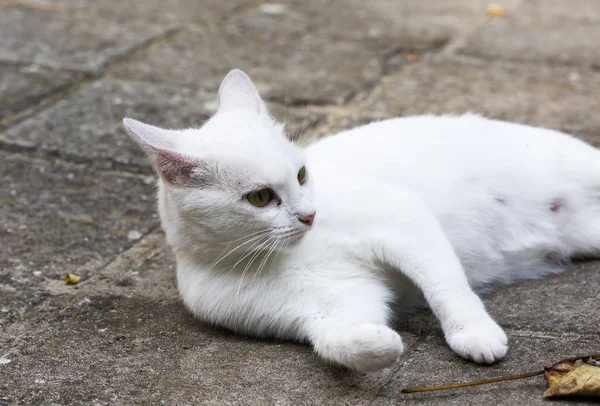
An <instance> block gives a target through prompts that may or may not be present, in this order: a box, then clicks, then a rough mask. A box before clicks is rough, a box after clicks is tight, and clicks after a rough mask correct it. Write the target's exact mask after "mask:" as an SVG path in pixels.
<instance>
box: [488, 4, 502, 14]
mask: <svg viewBox="0 0 600 406" xmlns="http://www.w3.org/2000/svg"><path fill="white" fill-rule="evenodd" d="M487 13H488V15H490V16H492V17H505V16H506V9H505V8H504V7H502V6H500V5H498V4H490V5H489V6H488V9H487Z"/></svg>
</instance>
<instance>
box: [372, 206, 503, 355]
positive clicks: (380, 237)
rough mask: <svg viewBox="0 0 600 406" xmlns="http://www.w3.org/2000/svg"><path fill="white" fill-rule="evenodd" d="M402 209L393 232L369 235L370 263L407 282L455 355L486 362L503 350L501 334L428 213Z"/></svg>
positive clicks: (438, 227) (424, 210) (420, 209)
mask: <svg viewBox="0 0 600 406" xmlns="http://www.w3.org/2000/svg"><path fill="white" fill-rule="evenodd" d="M415 206H416V207H410V208H406V209H407V210H410V211H407V212H410V213H411V218H410V219H405V220H402V219H398V216H397V218H396V219H395V221H394V222H395V223H394V226H395V227H394V228H395V229H394V230H393V232H389V231H387V232H385V231H382V230H377V231H374V232H373V235H372V236H373V237H372V239H371V244H370V248H371V249H372V251H373V252H374V253H375V255H376V259H377V260H378V261H381V262H383V263H386V264H388V265H390V266H392V267H394V268H396V269H398V270H399V271H400V272H402V273H403V274H405V275H406V276H407V277H408V278H409V279H410V280H412V281H413V282H414V283H415V284H416V285H417V286H418V287H419V288H420V289H421V290H422V292H423V294H424V296H425V299H426V300H427V302H428V304H429V306H430V308H431V310H432V311H433V313H434V314H435V315H436V317H437V318H438V319H439V321H440V323H441V326H442V329H443V331H444V335H445V338H446V341H447V342H448V344H449V345H450V347H451V348H452V349H453V350H454V351H455V352H456V353H457V354H459V355H460V356H462V357H464V358H468V359H471V360H473V361H475V362H482V363H483V362H485V363H492V362H494V361H497V360H499V359H501V358H503V357H504V356H505V354H506V351H507V338H506V334H505V333H504V331H503V330H502V328H500V326H499V325H498V324H497V323H496V322H495V321H494V320H493V319H492V318H491V317H490V316H489V314H488V313H487V311H486V310H485V308H484V306H483V303H482V302H481V300H480V299H479V297H478V296H477V295H476V294H475V293H474V292H473V291H472V290H471V287H470V286H469V283H468V281H467V278H466V275H465V272H464V270H463V268H462V265H461V263H460V261H459V259H458V257H457V255H456V253H455V252H454V249H453V247H452V245H451V244H450V242H449V240H448V239H447V238H446V236H445V234H444V232H443V230H442V229H441V227H440V225H439V223H438V221H437V219H436V218H435V217H434V215H433V213H431V212H429V211H428V210H426V209H423V208H422V207H423V206H422V205H415Z"/></svg>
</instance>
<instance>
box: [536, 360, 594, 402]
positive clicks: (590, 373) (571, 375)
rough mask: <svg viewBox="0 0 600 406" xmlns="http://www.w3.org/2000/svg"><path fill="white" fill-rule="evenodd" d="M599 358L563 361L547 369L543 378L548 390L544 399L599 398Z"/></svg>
mask: <svg viewBox="0 0 600 406" xmlns="http://www.w3.org/2000/svg"><path fill="white" fill-rule="evenodd" d="M599 365H600V357H596V358H595V357H593V356H592V357H589V358H588V359H587V360H586V359H582V358H580V359H577V360H564V361H561V362H559V363H557V364H554V365H553V366H551V367H550V368H547V369H546V371H545V373H544V377H545V378H546V381H548V385H549V387H548V389H547V390H546V392H544V397H558V396H598V397H600V366H599Z"/></svg>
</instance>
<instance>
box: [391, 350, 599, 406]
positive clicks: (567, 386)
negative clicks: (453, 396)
mask: <svg viewBox="0 0 600 406" xmlns="http://www.w3.org/2000/svg"><path fill="white" fill-rule="evenodd" d="M537 375H544V377H545V378H546V381H547V382H548V389H547V390H546V391H545V392H544V397H562V396H585V397H599V398H600V354H595V355H586V356H584V357H573V358H568V359H564V360H562V361H559V362H557V363H556V364H554V365H552V366H551V367H548V368H544V369H543V370H541V371H535V372H527V373H524V374H520V375H512V376H504V377H501V378H493V379H486V380H482V381H473V382H463V383H454V384H449V385H438V386H426V387H419V388H406V389H402V391H401V392H402V393H415V392H430V391H437V390H445V389H456V388H464V387H467V386H475V385H485V384H489V383H495V382H504V381H512V380H515V379H524V378H531V377H533V376H537Z"/></svg>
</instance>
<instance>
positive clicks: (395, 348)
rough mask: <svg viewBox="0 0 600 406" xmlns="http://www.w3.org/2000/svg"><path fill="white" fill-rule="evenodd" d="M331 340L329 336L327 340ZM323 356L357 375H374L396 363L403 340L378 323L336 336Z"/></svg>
mask: <svg viewBox="0 0 600 406" xmlns="http://www.w3.org/2000/svg"><path fill="white" fill-rule="evenodd" d="M330 338H332V337H330ZM317 352H320V353H321V355H322V356H324V357H325V358H327V359H330V360H332V361H334V362H337V363H339V364H342V365H344V366H345V367H347V368H349V369H352V370H355V371H358V372H375V371H379V370H381V369H384V368H389V367H392V366H394V365H395V364H396V361H397V360H398V357H399V356H400V355H401V354H402V352H404V345H403V344H402V338H400V335H398V333H396V332H395V331H394V330H392V329H390V328H389V327H387V326H385V325H381V324H369V323H365V324H359V325H357V326H355V327H352V328H351V329H350V330H347V331H344V332H339V333H338V334H336V338H335V340H332V341H329V342H328V343H327V344H326V345H325V346H324V347H323V348H321V350H319V348H317Z"/></svg>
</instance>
